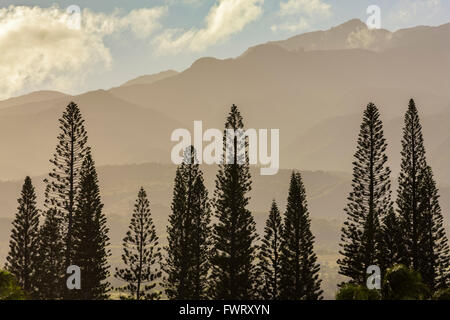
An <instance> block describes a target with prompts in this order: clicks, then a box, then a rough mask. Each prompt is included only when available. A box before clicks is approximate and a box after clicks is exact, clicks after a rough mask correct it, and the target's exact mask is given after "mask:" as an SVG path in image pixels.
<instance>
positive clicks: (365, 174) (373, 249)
mask: <svg viewBox="0 0 450 320" xmlns="http://www.w3.org/2000/svg"><path fill="white" fill-rule="evenodd" d="M386 147H387V143H386V140H385V139H384V134H383V124H382V122H381V120H380V115H379V112H378V109H377V107H376V106H375V105H374V104H373V103H370V104H368V105H367V108H366V110H365V111H364V115H363V121H362V124H361V127H360V132H359V136H358V143H357V150H356V153H355V156H354V157H355V161H354V162H353V181H352V191H351V192H350V195H349V197H348V204H347V207H346V208H345V213H346V214H347V219H346V221H345V222H344V226H343V227H342V234H341V244H340V246H341V248H342V249H341V250H340V252H339V253H340V254H341V255H342V258H341V259H339V260H338V264H339V265H340V268H339V273H340V274H342V275H344V276H347V277H349V278H350V280H351V282H353V283H357V284H365V280H366V277H367V275H366V271H367V268H368V267H369V266H371V265H378V266H380V268H382V270H384V269H385V268H386V267H388V266H383V265H381V263H382V262H383V261H384V257H383V253H382V250H383V247H384V245H383V228H384V227H390V226H391V225H390V224H389V225H388V226H383V222H384V221H385V217H386V216H387V215H388V214H389V213H390V212H391V210H392V201H391V189H390V169H389V167H388V166H387V164H386V162H387V156H386ZM390 218H393V217H392V216H391V217H390ZM386 222H388V223H389V222H390V221H388V220H386Z"/></svg>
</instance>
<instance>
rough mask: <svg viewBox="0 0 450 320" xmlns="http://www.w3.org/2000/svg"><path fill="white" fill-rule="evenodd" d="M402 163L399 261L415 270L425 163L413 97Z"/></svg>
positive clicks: (420, 130)
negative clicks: (400, 258)
mask: <svg viewBox="0 0 450 320" xmlns="http://www.w3.org/2000/svg"><path fill="white" fill-rule="evenodd" d="M401 155H402V162H401V171H400V175H399V178H398V184H399V186H398V192H397V207H398V213H399V216H400V223H401V227H402V232H403V239H404V241H403V248H402V263H403V264H405V265H406V266H408V267H412V268H413V269H414V270H416V271H418V268H419V260H420V257H419V248H418V245H419V223H420V217H421V213H420V211H419V199H420V196H419V186H420V177H421V175H422V174H423V172H424V170H425V168H426V166H427V164H426V159H425V147H424V145H423V136H422V126H421V124H420V121H419V114H418V112H417V108H416V105H415V103H414V100H412V99H411V100H410V101H409V107H408V111H407V112H406V114H405V127H404V128H403V139H402V151H401Z"/></svg>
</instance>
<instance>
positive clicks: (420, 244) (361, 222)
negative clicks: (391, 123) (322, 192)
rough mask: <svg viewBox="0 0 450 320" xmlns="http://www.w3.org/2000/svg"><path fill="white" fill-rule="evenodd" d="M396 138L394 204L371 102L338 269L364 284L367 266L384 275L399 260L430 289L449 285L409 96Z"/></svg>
mask: <svg viewBox="0 0 450 320" xmlns="http://www.w3.org/2000/svg"><path fill="white" fill-rule="evenodd" d="M401 143H402V151H401V158H402V160H401V170H400V173H399V176H398V190H397V199H396V206H394V203H393V201H392V196H391V193H392V192H391V181H390V174H391V171H390V169H389V167H388V164H387V162H388V158H387V156H386V148H387V142H386V140H385V138H384V134H383V124H382V121H381V119H380V114H379V111H378V109H377V107H376V106H375V105H374V104H372V103H370V104H369V105H368V106H367V108H366V110H365V111H364V116H363V121H362V124H361V129H360V133H359V136H358V142H357V150H356V153H355V156H354V158H355V160H354V163H353V166H354V167H353V180H352V191H351V192H350V195H349V197H348V204H347V207H346V208H345V212H346V216H347V219H346V221H345V223H344V225H343V227H342V234H341V243H340V246H341V250H340V254H341V257H342V258H341V259H339V260H338V265H339V273H340V274H341V275H344V276H346V277H348V278H349V279H350V282H351V283H353V284H357V285H365V284H366V280H367V277H368V276H369V274H367V273H366V272H367V268H368V267H369V266H372V265H376V266H378V267H379V268H380V269H381V273H382V274H384V273H385V271H386V270H387V269H388V268H390V267H392V266H393V265H395V264H402V265H405V266H406V267H408V268H410V269H413V270H415V271H417V272H419V274H420V275H421V277H422V280H423V282H424V284H426V286H427V287H428V290H429V293H430V294H433V293H434V292H436V291H437V290H440V289H447V288H449V287H450V250H449V245H448V240H447V236H446V234H445V229H444V227H443V216H442V212H441V208H440V206H439V195H438V189H437V188H436V183H435V181H434V177H433V172H432V170H431V167H430V166H429V165H428V163H427V160H426V156H425V147H424V139H423V134H422V127H421V124H420V120H419V114H418V110H417V107H416V105H415V102H414V100H410V102H409V106H408V110H407V112H406V115H405V118H404V128H403V138H402V141H401Z"/></svg>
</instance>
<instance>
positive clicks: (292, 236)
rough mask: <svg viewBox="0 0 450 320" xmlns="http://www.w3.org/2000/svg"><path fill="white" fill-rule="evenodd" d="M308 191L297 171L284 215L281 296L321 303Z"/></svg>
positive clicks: (293, 174) (294, 174)
mask: <svg viewBox="0 0 450 320" xmlns="http://www.w3.org/2000/svg"><path fill="white" fill-rule="evenodd" d="M313 247H314V236H313V234H312V233H311V220H310V218H309V212H308V206H307V201H306V191H305V187H304V185H303V181H302V178H301V175H300V173H299V172H293V173H292V175H291V182H290V187H289V195H288V199H287V207H286V213H285V215H284V230H283V244H282V255H281V270H282V271H281V297H282V299H285V300H317V299H321V297H322V290H321V289H320V284H321V282H322V281H321V280H320V279H319V270H320V266H319V264H318V263H317V256H316V254H315V253H314V250H313V249H314V248H313Z"/></svg>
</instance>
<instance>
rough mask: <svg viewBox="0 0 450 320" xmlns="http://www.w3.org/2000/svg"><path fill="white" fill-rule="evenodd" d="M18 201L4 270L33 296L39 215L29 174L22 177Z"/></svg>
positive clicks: (36, 266) (36, 264)
mask: <svg viewBox="0 0 450 320" xmlns="http://www.w3.org/2000/svg"><path fill="white" fill-rule="evenodd" d="M17 201H18V203H19V207H18V208H17V213H16V217H15V219H14V221H13V229H12V231H11V240H10V243H9V254H8V256H7V258H6V261H7V263H6V269H8V270H9V271H10V272H11V274H13V275H14V277H15V278H16V279H17V281H18V283H19V285H20V286H21V287H22V288H23V289H24V290H25V292H26V293H27V294H28V295H29V296H30V297H34V296H35V295H36V290H37V283H36V276H37V269H38V256H39V253H38V248H39V216H40V214H39V210H38V209H37V208H36V193H35V191H34V187H33V184H32V182H31V179H30V177H26V178H25V182H24V184H23V187H22V192H21V197H20V198H19V199H18V200H17Z"/></svg>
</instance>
